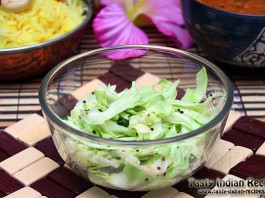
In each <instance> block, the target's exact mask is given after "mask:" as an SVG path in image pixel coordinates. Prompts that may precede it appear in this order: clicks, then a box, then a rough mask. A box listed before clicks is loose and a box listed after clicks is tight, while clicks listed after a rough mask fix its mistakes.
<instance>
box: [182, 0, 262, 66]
mask: <svg viewBox="0 0 265 198" xmlns="http://www.w3.org/2000/svg"><path fill="white" fill-rule="evenodd" d="M181 5H182V12H183V15H184V18H185V22H186V25H187V29H188V30H189V32H190V34H191V35H192V37H193V39H194V40H195V42H196V43H197V44H198V46H200V47H201V48H202V49H203V50H204V51H205V52H206V53H207V55H208V56H209V58H211V59H214V60H216V61H219V62H222V63H227V64H229V65H235V66H245V67H256V68H258V67H265V15H263V16H262V15H260V16H254V15H242V14H234V13H229V12H224V11H220V10H216V9H214V8H211V7H209V6H205V5H203V4H201V3H199V2H197V1H195V0H181Z"/></svg>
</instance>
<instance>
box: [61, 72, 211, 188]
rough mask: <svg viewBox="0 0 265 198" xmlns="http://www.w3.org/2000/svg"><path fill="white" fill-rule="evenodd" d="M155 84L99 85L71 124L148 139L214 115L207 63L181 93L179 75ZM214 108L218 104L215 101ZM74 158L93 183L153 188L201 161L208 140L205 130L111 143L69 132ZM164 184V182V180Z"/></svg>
mask: <svg viewBox="0 0 265 198" xmlns="http://www.w3.org/2000/svg"><path fill="white" fill-rule="evenodd" d="M158 84H159V85H160V88H159V89H158V90H156V89H155V85H151V86H147V87H143V88H141V89H139V90H137V88H136V85H135V82H133V83H132V86H131V88H129V89H125V90H124V91H122V92H120V93H116V92H115V86H106V87H103V86H100V87H99V88H98V89H97V90H96V91H95V92H93V93H92V94H90V95H88V96H86V97H84V98H83V99H82V100H80V101H79V102H78V103H77V104H76V106H75V107H74V109H73V110H72V111H71V115H69V116H68V117H67V119H63V121H64V122H65V123H67V124H68V125H70V126H72V127H74V128H76V129H78V130H80V131H82V132H84V133H87V134H89V135H93V136H98V137H102V138H107V139H115V140H123V141H149V140H160V139H165V138H171V137H175V136H178V135H181V134H185V133H189V132H190V131H192V130H194V129H197V128H199V127H201V126H202V125H204V124H206V123H207V122H209V121H210V120H211V119H212V118H213V117H214V116H215V115H214V113H213V112H214V111H213V110H211V112H212V113H211V114H210V115H209V112H208V111H209V103H210V102H211V96H208V97H207V99H205V97H206V94H207V93H206V90H207V84H208V77H207V73H206V69H205V68H204V67H202V69H201V70H200V71H199V72H198V73H197V75H196V89H195V90H192V89H187V90H185V95H184V96H183V97H182V99H181V100H178V99H176V96H177V94H178V92H177V88H178V86H179V84H180V81H179V80H177V81H175V82H170V81H168V80H166V79H161V80H160V81H159V83H158ZM212 108H214V107H212ZM65 141H66V147H67V148H68V149H71V153H70V154H69V155H70V156H69V158H71V160H72V161H76V162H78V164H79V166H80V167H81V168H82V169H83V172H87V174H88V175H87V177H88V178H89V179H90V180H91V181H92V182H94V183H96V184H99V185H103V186H107V187H111V188H116V189H123V190H151V189H155V188H158V187H159V188H162V187H164V186H168V185H173V184H174V183H175V182H177V181H179V180H181V179H182V178H183V177H184V176H186V175H187V173H190V172H191V171H192V170H194V169H196V168H197V167H198V166H199V165H201V162H202V160H203V159H202V158H203V153H204V149H205V146H206V141H207V133H203V134H200V135H197V136H194V137H192V138H189V139H187V140H184V141H179V142H175V143H169V144H163V145H151V146H138V147H137V146H124V148H122V147H121V146H116V145H106V144H103V143H101V144H100V143H97V142H95V141H92V140H91V142H89V141H87V140H86V141H85V140H84V139H82V138H78V137H77V136H67V137H66V140H65ZM161 184H162V185H161Z"/></svg>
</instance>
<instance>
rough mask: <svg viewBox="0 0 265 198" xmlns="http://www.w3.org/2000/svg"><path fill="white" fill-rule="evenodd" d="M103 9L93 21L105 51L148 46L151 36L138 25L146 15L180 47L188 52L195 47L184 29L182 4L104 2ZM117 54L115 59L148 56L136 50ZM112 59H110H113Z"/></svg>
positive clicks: (171, 0)
mask: <svg viewBox="0 0 265 198" xmlns="http://www.w3.org/2000/svg"><path fill="white" fill-rule="evenodd" d="M101 4H102V5H103V6H105V7H103V8H102V9H101V10H100V12H99V13H98V14H97V16H96V17H95V19H94V21H93V29H94V34H95V37H96V40H97V42H98V43H99V44H100V46H101V47H107V46H117V45H125V44H148V37H147V35H146V34H145V33H144V32H143V31H142V30H141V29H140V28H139V27H137V26H136V25H135V24H134V21H135V19H136V18H137V17H138V16H139V15H145V16H146V17H148V18H149V19H150V21H151V22H152V23H153V24H154V25H155V26H156V27H157V29H158V30H159V31H160V32H161V33H163V34H164V35H167V36H169V37H171V38H172V39H173V40H174V41H175V43H176V46H177V47H178V48H180V49H186V48H189V47H191V46H192V45H193V41H192V39H191V36H190V34H189V33H188V31H187V30H186V29H185V28H184V20H183V17H182V14H181V10H180V7H179V1H178V0H164V1H161V0H138V1H136V3H135V1H133V0H101ZM133 51H134V52H130V53H128V51H124V53H123V54H119V55H117V54H118V53H115V54H116V55H112V56H111V58H112V59H121V58H127V57H134V56H139V55H141V54H144V52H143V51H140V50H133ZM109 57H110V56H109Z"/></svg>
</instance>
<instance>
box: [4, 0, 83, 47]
mask: <svg viewBox="0 0 265 198" xmlns="http://www.w3.org/2000/svg"><path fill="white" fill-rule="evenodd" d="M83 7H84V2H83V1H82V0H66V2H62V1H57V0H34V1H33V3H32V5H31V7H30V8H28V9H27V10H25V11H22V12H19V13H13V12H9V11H6V10H4V9H3V8H2V7H1V6H0V48H13V47H20V46H27V45H32V44H36V43H40V42H44V41H48V40H50V39H53V38H55V37H58V36H60V35H63V34H65V33H67V32H70V31H71V30H73V29H74V28H75V27H77V26H78V25H80V24H81V23H82V22H83V20H84V17H85V16H83V15H82V13H83V9H82V8H83Z"/></svg>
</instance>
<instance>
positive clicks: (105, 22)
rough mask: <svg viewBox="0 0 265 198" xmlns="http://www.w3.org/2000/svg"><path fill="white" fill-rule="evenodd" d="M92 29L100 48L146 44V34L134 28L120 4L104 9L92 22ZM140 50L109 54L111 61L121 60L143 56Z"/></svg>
mask: <svg viewBox="0 0 265 198" xmlns="http://www.w3.org/2000/svg"><path fill="white" fill-rule="evenodd" d="M93 29H94V34H95V37H96V40H97V42H98V43H99V44H100V46H101V47H107V46H117V45H126V44H148V38H147V36H146V34H145V33H144V32H143V31H142V30H141V29H139V28H138V27H136V26H135V25H134V24H133V23H132V22H131V21H130V20H129V19H128V17H127V15H126V13H125V11H124V9H123V7H122V6H121V5H120V4H110V5H109V6H106V7H104V8H103V9H102V10H101V11H100V12H99V13H98V14H97V16H96V18H95V19H94V21H93ZM144 53H145V51H142V50H119V53H111V55H108V57H110V58H112V59H123V58H128V57H135V56H139V55H143V54H144Z"/></svg>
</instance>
